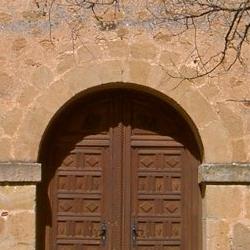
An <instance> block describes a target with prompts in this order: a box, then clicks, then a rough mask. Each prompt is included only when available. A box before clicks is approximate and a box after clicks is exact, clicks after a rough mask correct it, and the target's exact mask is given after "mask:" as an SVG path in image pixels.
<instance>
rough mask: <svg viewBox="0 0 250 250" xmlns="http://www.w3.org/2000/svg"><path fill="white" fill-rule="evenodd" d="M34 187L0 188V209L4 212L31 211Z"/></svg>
mask: <svg viewBox="0 0 250 250" xmlns="http://www.w3.org/2000/svg"><path fill="white" fill-rule="evenodd" d="M35 199H36V186H35V185H26V186H6V185H5V186H0V209H1V210H5V211H8V212H9V211H11V210H12V211H13V210H18V209H20V210H33V209H34V207H35Z"/></svg>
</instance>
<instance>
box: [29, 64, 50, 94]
mask: <svg viewBox="0 0 250 250" xmlns="http://www.w3.org/2000/svg"><path fill="white" fill-rule="evenodd" d="M52 80H53V74H52V72H51V70H50V69H49V68H48V67H46V66H40V67H39V68H37V69H36V70H35V71H34V72H33V74H32V79H31V81H32V83H33V84H34V86H36V87H38V88H39V89H44V88H46V87H47V86H48V85H49V83H50V82H51V81H52Z"/></svg>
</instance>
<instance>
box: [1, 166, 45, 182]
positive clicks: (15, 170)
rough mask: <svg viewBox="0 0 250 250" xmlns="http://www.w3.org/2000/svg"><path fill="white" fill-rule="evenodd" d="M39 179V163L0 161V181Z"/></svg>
mask: <svg viewBox="0 0 250 250" xmlns="http://www.w3.org/2000/svg"><path fill="white" fill-rule="evenodd" d="M40 181H41V164H40V163H28V162H0V183H9V182H16V183H17V182H20V183H22V182H29V183H37V182H40Z"/></svg>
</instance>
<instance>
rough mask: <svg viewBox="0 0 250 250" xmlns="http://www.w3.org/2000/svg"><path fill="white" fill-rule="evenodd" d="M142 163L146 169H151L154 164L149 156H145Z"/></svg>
mask: <svg viewBox="0 0 250 250" xmlns="http://www.w3.org/2000/svg"><path fill="white" fill-rule="evenodd" d="M140 162H141V164H142V165H143V166H144V167H146V168H149V167H150V166H151V165H152V164H153V163H154V160H153V159H152V158H151V157H149V156H145V157H144V158H142V159H141V161H140Z"/></svg>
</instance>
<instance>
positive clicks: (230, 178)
mask: <svg viewBox="0 0 250 250" xmlns="http://www.w3.org/2000/svg"><path fill="white" fill-rule="evenodd" d="M198 171H199V172H198V181H199V183H200V184H209V183H210V184H213V183H215V184H230V183H232V184H238V185H246V184H250V163H225V164H201V165H200V166H199V170H198Z"/></svg>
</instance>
